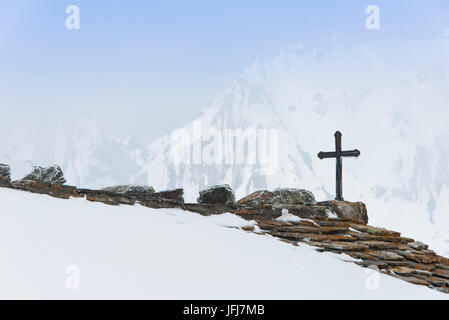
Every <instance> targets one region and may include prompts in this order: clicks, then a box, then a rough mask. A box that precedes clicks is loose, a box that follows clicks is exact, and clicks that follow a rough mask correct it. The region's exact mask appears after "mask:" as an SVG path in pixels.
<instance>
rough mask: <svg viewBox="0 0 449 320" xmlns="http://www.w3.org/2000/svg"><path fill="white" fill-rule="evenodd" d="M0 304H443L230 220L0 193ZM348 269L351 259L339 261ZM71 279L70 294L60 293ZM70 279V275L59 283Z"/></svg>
mask: <svg viewBox="0 0 449 320" xmlns="http://www.w3.org/2000/svg"><path fill="white" fill-rule="evenodd" d="M0 203H1V210H0V219H1V221H2V223H0V255H1V257H2V261H3V263H1V264H0V283H1V285H0V298H2V299H8V298H26V299H30V298H31V299H36V298H39V299H48V298H58V299H59V298H61V299H81V298H85V299H93V298H124V299H129V298H137V299H147V298H148V299H312V298H322V299H330V298H337V299H349V298H351V299H380V298H382V299H391V298H404V299H434V298H435V299H440V298H441V299H444V298H447V296H446V295H444V294H442V293H439V292H437V291H434V290H431V289H428V288H426V287H421V286H415V285H411V284H408V283H406V282H403V281H400V280H397V279H395V278H392V277H388V276H383V275H379V277H380V278H379V282H378V283H379V288H378V289H375V290H373V289H371V290H370V289H369V288H372V287H371V286H370V285H368V286H367V283H368V284H370V283H372V279H373V276H377V275H378V274H377V273H375V274H373V271H371V270H367V269H363V268H361V267H358V266H356V265H354V264H352V263H348V262H344V261H341V260H340V259H342V258H344V256H343V257H341V256H336V255H332V254H326V253H318V252H316V251H314V250H313V249H311V248H309V247H307V246H301V247H294V246H292V245H289V244H286V243H284V242H281V241H278V240H276V239H274V238H272V237H270V236H260V235H255V234H251V233H246V232H244V231H242V230H240V229H236V228H230V227H239V226H244V225H248V224H249V222H247V221H245V220H242V219H241V218H239V217H237V216H234V215H232V214H222V215H219V216H211V217H203V216H200V215H198V214H194V213H189V212H183V211H180V210H172V209H170V210H168V209H167V210H165V209H164V210H154V209H148V208H144V207H141V206H137V205H136V206H133V207H131V206H119V207H112V206H107V205H104V204H101V203H90V202H88V201H86V200H83V199H71V200H61V199H55V198H51V197H48V196H43V195H37V194H31V193H25V192H20V191H14V190H8V189H0ZM347 258H348V260H349V259H350V258H349V257H347ZM69 266H72V267H73V266H75V268H77V270H78V271H79V288H80V289H79V290H73V289H72V290H69V289H67V288H66V280H67V277H71V276H72V275H73V273H72V271H71V270H73V269H68V270H67V268H68V267H69ZM66 271H69V273H70V274H66Z"/></svg>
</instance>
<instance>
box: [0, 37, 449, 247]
mask: <svg viewBox="0 0 449 320" xmlns="http://www.w3.org/2000/svg"><path fill="white" fill-rule="evenodd" d="M417 48H419V49H420V50H416V49H417ZM448 48H449V40H448V38H447V37H445V36H444V35H443V36H442V37H439V38H438V39H435V40H434V41H428V42H424V41H421V40H420V41H413V40H410V41H404V40H403V41H400V42H395V41H390V42H382V43H369V44H366V43H359V44H354V43H353V42H347V41H346V40H345V39H344V38H341V37H335V36H332V37H330V38H329V39H326V40H325V41H322V42H320V43H317V44H310V43H306V44H298V45H295V46H292V47H291V48H288V49H286V50H284V51H282V52H280V53H279V54H278V55H277V56H276V57H275V58H274V59H273V60H272V61H265V62H255V63H254V64H253V65H251V66H249V67H248V68H246V69H245V70H244V71H243V72H242V73H241V75H240V76H239V77H238V78H237V79H236V80H235V81H234V83H233V84H231V85H230V88H229V89H228V90H226V92H224V93H223V94H222V95H221V96H220V97H218V98H217V99H216V100H214V101H213V102H212V103H211V105H210V106H208V107H207V108H206V109H204V112H203V113H202V115H201V116H200V117H199V118H198V119H192V122H190V123H188V124H186V125H185V126H184V127H183V128H179V129H175V130H173V131H172V133H171V134H169V135H166V136H162V137H160V138H159V139H157V140H155V141H153V142H152V143H150V144H149V145H144V144H141V143H139V142H137V141H138V137H133V138H126V139H123V138H117V137H114V133H113V132H102V131H101V130H100V128H99V126H98V124H97V120H96V118H98V117H101V116H103V115H87V116H81V117H80V119H73V120H72V121H70V123H64V122H61V123H59V124H45V126H46V128H42V123H45V121H43V122H42V123H41V122H40V120H39V122H38V121H35V122H34V123H33V122H32V121H31V120H30V119H27V118H26V116H25V117H24V119H23V121H22V122H21V123H20V124H18V125H17V128H16V129H15V130H13V131H12V132H3V134H2V135H1V137H0V148H1V150H2V151H1V153H2V154H3V156H2V158H0V161H2V162H6V163H12V165H13V172H12V173H13V176H15V177H16V178H20V176H19V175H20V174H22V171H24V170H25V169H17V170H16V171H14V166H16V167H18V168H20V166H19V165H18V164H22V168H24V167H27V165H28V164H29V163H30V162H27V163H25V165H23V163H24V161H31V162H32V163H35V164H39V165H49V164H53V163H57V164H59V165H61V167H62V169H63V171H64V174H65V176H66V178H67V180H68V183H69V184H74V185H78V186H83V187H104V186H106V185H112V184H125V183H139V184H140V183H145V184H150V185H153V186H154V187H155V188H156V189H167V188H173V187H183V188H184V189H185V192H186V199H187V200H190V201H192V200H195V198H196V195H197V192H198V190H199V189H201V188H203V187H204V186H208V185H213V184H222V183H228V184H230V185H231V186H232V187H233V189H234V190H235V191H236V195H237V197H241V196H244V195H245V194H248V193H250V192H252V191H254V190H256V189H273V188H276V187H279V186H284V187H301V188H305V189H308V190H311V191H312V192H313V193H314V194H315V196H316V198H317V199H320V200H321V199H329V198H332V197H333V194H334V183H335V181H334V176H335V163H334V161H333V160H331V159H327V160H319V159H318V158H317V157H316V154H317V153H318V152H319V151H321V150H323V151H332V150H333V148H334V142H333V133H334V132H335V131H336V130H340V131H341V132H342V133H343V148H344V149H354V148H357V149H359V150H360V151H361V153H362V154H361V156H360V157H359V158H358V159H353V158H347V159H344V164H343V179H344V192H343V194H344V196H345V198H346V199H347V200H350V201H363V202H365V203H366V204H367V206H368V210H369V216H370V219H371V224H377V225H381V226H384V227H389V228H392V229H395V230H399V231H403V232H404V234H405V235H410V236H413V237H414V238H418V239H421V240H422V241H424V242H427V243H429V244H430V245H431V247H432V248H433V249H435V250H436V251H438V252H439V253H441V254H443V255H449V232H448V229H449V147H448V146H449V128H448V126H447V118H448V116H449V62H448V61H447V58H445V57H447V56H448V55H447V54H448V53H449V52H448V51H449V50H448ZM211 76H213V75H212V74H211ZM123 112H126V108H124V110H123ZM173 116H174V117H175V116H176V115H173ZM151 121H157V114H155V115H154V118H152V119H149V125H151ZM127 125H129V124H127ZM199 126H200V127H201V134H200V135H198V134H197V133H196V131H197V130H198V128H199ZM258 129H262V131H261V132H262V133H263V134H264V135H260V136H257V137H256V139H255V140H252V141H253V142H254V141H256V143H260V142H261V140H263V139H266V140H264V141H262V145H263V146H265V147H267V146H269V147H267V150H269V151H267V150H265V151H267V152H266V153H265V155H264V154H262V156H261V157H258V155H259V153H257V155H254V154H253V153H251V151H248V150H256V151H257V152H259V151H260V149H259V144H258V145H257V148H255V149H251V147H250V146H252V143H250V144H249V145H248V142H246V144H245V146H244V150H245V151H246V153H245V155H244V157H243V164H242V163H239V162H238V160H237V158H233V160H231V161H230V162H226V159H225V157H226V152H225V151H223V150H225V149H226V145H225V140H224V137H225V136H226V134H227V130H228V131H230V132H231V133H234V134H235V135H236V136H239V134H240V133H242V132H244V131H245V130H255V132H258V131H257V130H258ZM273 129H274V130H275V131H274V133H273V134H271V132H272V131H270V130H273ZM142 130H145V128H142ZM239 130H241V131H239ZM186 136H187V138H188V139H187V140H189V141H190V144H185V145H183V147H182V148H179V138H180V137H181V138H182V137H186ZM264 136H265V138H263V137H264ZM199 141H202V143H201V145H200V144H199V143H198V142H199ZM247 141H248V140H247ZM211 146H214V148H211ZM220 146H221V149H222V151H223V152H222V157H218V156H216V154H215V153H214V152H217V150H219V148H220ZM195 148H199V149H195ZM272 148H273V149H272ZM175 149H176V150H175ZM174 150H175V151H174ZM198 150H200V154H201V156H202V157H201V159H200V160H199V159H198V157H197V154H198V153H197V151H198ZM205 150H206V151H205ZM210 150H213V155H212V156H211V154H209V155H208V152H209V151H210ZM233 150H234V151H236V152H234V156H239V153H238V152H237V149H234V148H233ZM189 153H190V156H188V157H187V158H183V161H180V163H177V161H176V155H179V154H181V155H188V154H189ZM262 153H263V152H262ZM251 156H255V161H250V160H248V159H249V158H250V157H251ZM195 157H196V158H195ZM187 159H189V160H187ZM217 159H218V160H217ZM213 161H216V162H217V163H212V162H213ZM178 162H179V161H178ZM187 162H190V163H187ZM15 164H16V165H15ZM267 168H268V169H267ZM273 168H274V170H273ZM21 170H22V171H21Z"/></svg>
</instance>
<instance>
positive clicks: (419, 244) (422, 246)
mask: <svg viewBox="0 0 449 320" xmlns="http://www.w3.org/2000/svg"><path fill="white" fill-rule="evenodd" d="M408 245H409V246H410V247H412V248H413V249H416V250H426V249H427V248H428V247H429V246H428V245H427V244H424V243H422V242H420V241H414V242H410V243H409V244H408Z"/></svg>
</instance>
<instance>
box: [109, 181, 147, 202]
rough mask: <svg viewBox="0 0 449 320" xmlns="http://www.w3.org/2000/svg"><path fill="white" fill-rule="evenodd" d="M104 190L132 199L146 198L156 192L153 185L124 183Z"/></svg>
mask: <svg viewBox="0 0 449 320" xmlns="http://www.w3.org/2000/svg"><path fill="white" fill-rule="evenodd" d="M102 191H106V192H110V193H114V194H118V195H122V196H126V197H128V198H131V199H137V200H146V199H147V198H148V197H151V196H152V195H153V194H154V188H153V187H152V186H139V185H122V186H111V187H106V188H103V189H102Z"/></svg>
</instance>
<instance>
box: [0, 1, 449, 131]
mask: <svg viewBox="0 0 449 320" xmlns="http://www.w3.org/2000/svg"><path fill="white" fill-rule="evenodd" d="M69 4H75V5H78V6H79V8H80V11H81V29H80V30H77V31H69V30H67V29H66V28H65V19H66V14H65V8H66V6H67V5H69ZM370 4H375V5H378V6H379V8H380V14H381V29H380V30H376V31H369V30H367V29H366V28H365V25H364V23H365V19H366V17H367V14H366V13H365V8H366V6H367V5H370ZM0 8H1V9H0V109H1V110H2V111H6V114H7V115H10V116H11V117H13V116H14V117H15V116H17V115H21V116H22V115H24V114H25V113H29V114H34V115H40V116H48V115H50V114H51V115H52V117H54V118H61V119H67V118H68V119H70V117H73V116H80V115H81V114H83V113H85V112H96V113H97V114H99V115H100V116H99V118H101V119H102V125H103V126H105V127H106V128H105V129H107V130H108V131H116V132H117V135H119V136H126V135H131V136H133V135H137V134H141V132H142V130H141V129H139V128H142V127H146V130H145V137H144V138H145V139H149V140H151V139H153V138H155V137H157V136H160V135H162V134H165V133H168V132H169V130H170V129H173V128H176V127H178V126H180V125H182V124H184V123H185V122H187V121H189V120H192V119H194V118H195V117H196V116H198V115H199V113H200V110H201V109H202V108H204V107H206V106H207V105H208V103H209V102H210V101H211V100H212V99H214V98H216V97H217V96H218V95H219V94H220V93H221V92H222V91H223V90H225V89H226V88H227V87H228V86H229V85H230V84H231V82H232V80H233V79H235V78H236V77H237V76H238V75H239V73H240V71H241V70H242V69H243V68H244V67H245V66H246V65H249V64H251V63H252V62H253V61H254V60H264V59H269V58H271V57H273V56H274V55H275V54H276V52H278V51H279V50H281V49H282V48H285V47H287V46H289V45H290V44H293V43H296V42H298V41H303V40H318V41H319V39H321V38H324V37H327V36H328V35H329V34H330V33H333V32H336V33H341V34H344V35H345V36H347V37H349V39H351V41H356V42H357V41H377V40H378V39H382V38H399V39H401V38H404V39H405V38H433V37H437V36H438V35H440V34H441V33H442V32H443V30H444V29H446V28H447V27H448V26H449V2H448V1H443V0H441V1H411V0H408V1H405V0H404V1H400V0H396V1H391V0H388V1H361V0H354V1H349V0H340V1H337V0H333V1H330V0H329V1H324V0H322V1H312V0H310V1H300V0H296V1H265V0H258V1H244V0H227V1H218V0H209V1H204V0H203V1H167V0H164V1H162V0H160V1H148V0H145V1H144V0H141V1H137V0H133V1H129V0H128V1H125V0H115V1H100V0H79V1H56V0H40V1H36V0H14V1H13V0H10V1H3V0H2V1H0ZM4 114H5V113H4ZM123 123H126V124H125V125H123Z"/></svg>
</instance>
